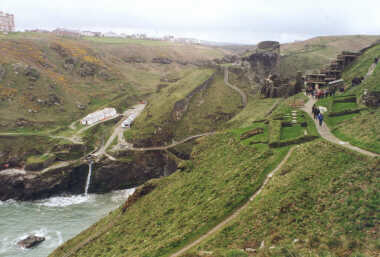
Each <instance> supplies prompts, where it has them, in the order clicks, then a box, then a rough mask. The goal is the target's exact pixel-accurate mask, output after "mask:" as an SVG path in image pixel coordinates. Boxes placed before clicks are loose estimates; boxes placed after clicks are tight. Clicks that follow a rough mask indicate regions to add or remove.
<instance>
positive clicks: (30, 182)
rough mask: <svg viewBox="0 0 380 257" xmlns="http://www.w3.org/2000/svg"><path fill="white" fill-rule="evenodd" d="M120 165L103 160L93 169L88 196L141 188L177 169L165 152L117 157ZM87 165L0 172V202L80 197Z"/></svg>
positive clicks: (131, 152) (136, 153)
mask: <svg viewBox="0 0 380 257" xmlns="http://www.w3.org/2000/svg"><path fill="white" fill-rule="evenodd" d="M118 157H119V161H115V162H112V161H110V160H108V159H104V160H102V161H100V162H99V163H95V164H94V166H93V176H92V179H91V185H90V188H89V192H91V193H106V192H110V191H112V190H118V189H126V188H131V187H135V186H138V185H141V184H143V183H144V182H146V181H147V180H149V179H152V178H158V177H161V176H167V175H170V174H171V173H173V172H174V171H175V170H176V169H177V165H176V163H175V161H174V160H172V159H171V158H170V156H169V155H168V154H167V153H166V152H164V151H151V152H133V151H125V152H120V153H119V154H118ZM88 169H89V168H88V164H87V163H86V162H84V161H83V162H78V163H73V164H71V165H69V166H67V167H63V168H56V169H52V170H49V171H46V172H44V173H41V172H32V171H30V172H25V171H22V170H3V171H0V200H1V201H5V200H8V199H15V200H23V201H29V200H36V199H43V198H47V197H51V196H54V195H60V194H83V193H84V190H85V184H86V179H87V175H88Z"/></svg>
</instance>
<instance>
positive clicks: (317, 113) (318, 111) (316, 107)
mask: <svg viewBox="0 0 380 257" xmlns="http://www.w3.org/2000/svg"><path fill="white" fill-rule="evenodd" d="M314 112H315V114H314V119H318V115H319V114H320V113H321V111H320V110H319V108H318V106H315V110H314Z"/></svg>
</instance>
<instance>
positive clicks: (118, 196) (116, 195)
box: [111, 188, 136, 203]
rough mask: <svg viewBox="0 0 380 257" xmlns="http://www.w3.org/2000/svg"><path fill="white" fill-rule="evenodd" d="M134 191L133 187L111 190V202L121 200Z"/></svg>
mask: <svg viewBox="0 0 380 257" xmlns="http://www.w3.org/2000/svg"><path fill="white" fill-rule="evenodd" d="M135 191H136V189H135V188H131V189H124V190H118V191H113V192H112V196H111V201H112V202H116V203H118V202H121V201H124V200H126V199H128V197H130V196H131V195H132V194H133V193H134V192H135Z"/></svg>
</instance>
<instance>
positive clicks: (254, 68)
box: [243, 41, 280, 84]
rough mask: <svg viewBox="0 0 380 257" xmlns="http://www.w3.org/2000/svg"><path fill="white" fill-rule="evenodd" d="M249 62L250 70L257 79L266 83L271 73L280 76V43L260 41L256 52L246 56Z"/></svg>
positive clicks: (245, 59)
mask: <svg viewBox="0 0 380 257" xmlns="http://www.w3.org/2000/svg"><path fill="white" fill-rule="evenodd" d="M243 60H244V61H247V62H249V64H250V72H252V73H253V74H254V77H255V81H256V82H258V83H260V84H264V81H265V79H267V78H268V77H269V76H270V75H276V76H279V71H280V43H279V42H276V41H264V42H261V43H259V45H258V47H257V49H256V52H255V53H254V54H252V55H250V56H248V57H246V58H243Z"/></svg>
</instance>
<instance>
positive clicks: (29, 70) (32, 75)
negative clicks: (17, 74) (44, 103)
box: [24, 66, 40, 82]
mask: <svg viewBox="0 0 380 257" xmlns="http://www.w3.org/2000/svg"><path fill="white" fill-rule="evenodd" d="M24 75H25V76H27V77H28V79H29V80H30V81H33V82H34V81H37V80H38V79H39V78H40V72H39V71H38V70H36V69H35V68H33V67H31V66H28V67H26V69H25V70H24Z"/></svg>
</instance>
